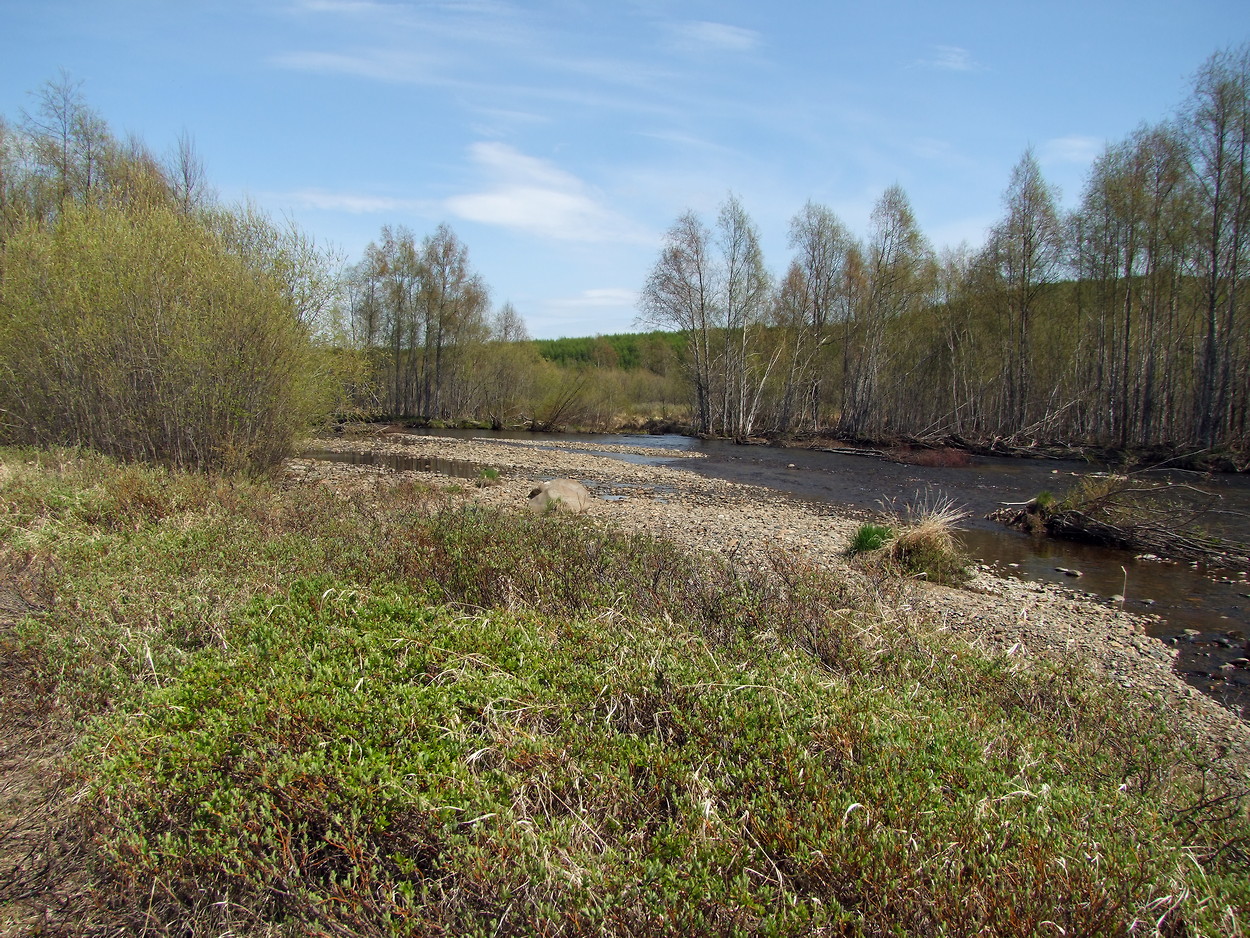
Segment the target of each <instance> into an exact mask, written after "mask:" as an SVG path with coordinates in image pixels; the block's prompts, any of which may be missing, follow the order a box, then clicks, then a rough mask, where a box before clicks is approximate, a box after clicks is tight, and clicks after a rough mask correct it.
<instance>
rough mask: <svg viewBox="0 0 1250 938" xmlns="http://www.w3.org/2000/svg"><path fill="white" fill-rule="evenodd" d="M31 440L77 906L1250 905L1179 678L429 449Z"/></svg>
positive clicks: (495, 914)
mask: <svg viewBox="0 0 1250 938" xmlns="http://www.w3.org/2000/svg"><path fill="white" fill-rule="evenodd" d="M0 464H2V465H3V470H0V538H2V540H0V544H2V548H0V550H2V554H0V560H2V561H3V567H2V568H0V569H2V570H3V571H4V577H5V579H4V582H5V584H6V586H5V588H6V589H8V590H11V591H14V592H21V593H22V594H23V595H24V596H26V597H27V598H28V600H29V603H30V605H32V606H34V607H35V612H34V613H33V614H32V615H30V616H27V617H26V618H24V619H22V620H20V621H17V622H14V623H10V624H9V625H8V626H7V627H6V628H5V629H4V631H3V634H2V635H0V654H3V656H4V661H5V662H6V667H9V666H16V665H15V664H14V663H18V662H20V664H21V667H22V668H23V669H24V673H26V674H27V675H28V677H29V680H30V682H31V684H32V686H37V687H39V688H41V691H40V692H41V693H43V694H45V695H46V697H47V699H48V701H49V704H48V706H49V714H50V716H49V719H50V720H51V719H52V718H53V717H52V715H53V714H54V713H69V714H70V716H71V717H72V721H73V727H72V728H71V726H70V721H69V720H66V721H64V722H63V723H62V724H61V731H62V732H66V733H71V732H72V733H73V734H74V736H75V737H76V738H77V745H76V748H75V749H74V754H73V756H72V759H71V762H70V764H69V766H68V769H69V771H70V772H71V773H72V777H73V778H74V779H75V786H74V788H73V791H74V792H75V794H74V796H73V803H72V817H73V819H74V821H73V825H72V830H71V831H69V832H62V837H63V838H66V837H68V838H70V839H73V838H75V837H76V838H77V840H76V843H77V847H76V849H74V850H67V851H64V855H63V859H62V861H61V862H62V863H64V864H69V865H71V866H72V867H73V869H72V870H69V871H67V872H72V873H73V876H74V878H75V881H76V882H81V883H84V884H85V885H83V886H82V888H81V889H80V892H79V894H78V895H77V901H76V902H67V903H65V906H64V911H63V914H62V915H61V917H60V918H59V919H58V920H57V923H56V926H57V928H58V929H60V930H62V931H63V932H64V933H81V934H87V933H91V934H142V933H144V932H146V933H148V934H162V933H165V934H188V935H200V934H203V935H209V934H213V935H217V934H224V933H231V934H237V935H277V934H291V935H296V934H298V935H304V934H363V935H409V934H412V935H426V934H456V935H460V934H469V935H473V934H480V935H495V934H500V935H574V934H578V935H580V934H585V935H590V934H596V935H598V934H618V935H645V934H655V935H660V934H741V935H755V934H775V935H783V934H784V935H807V934H813V933H816V934H847V935H860V934H862V935H889V934H897V935H930V934H932V935H937V934H949V935H968V934H993V935H1059V934H1066V935H1073V934H1083V935H1125V934H1142V935H1148V934H1165V935H1200V934H1201V935H1215V934H1228V935H1233V934H1240V933H1241V931H1240V929H1242V927H1243V926H1242V924H1241V923H1243V922H1244V921H1245V919H1246V917H1247V914H1248V908H1250V885H1248V884H1247V877H1246V874H1247V864H1246V847H1247V830H1248V825H1247V820H1246V802H1245V794H1244V790H1242V789H1241V788H1239V787H1238V786H1237V784H1236V780H1235V778H1233V779H1232V780H1230V778H1229V775H1228V773H1225V772H1223V771H1222V767H1221V766H1219V765H1218V764H1212V763H1210V762H1202V761H1200V760H1198V759H1196V758H1195V757H1194V756H1192V755H1191V754H1190V753H1189V751H1188V750H1187V748H1186V747H1185V745H1184V741H1183V740H1181V739H1179V738H1178V737H1177V736H1176V734H1175V733H1173V732H1172V731H1171V730H1169V728H1168V727H1166V726H1164V725H1162V724H1161V723H1160V722H1159V721H1158V720H1157V719H1155V718H1154V717H1152V716H1151V714H1150V707H1149V702H1148V701H1145V700H1142V699H1138V698H1134V697H1130V696H1127V695H1122V694H1120V693H1118V692H1113V691H1111V690H1108V689H1103V688H1099V687H1096V686H1094V685H1093V684H1091V683H1090V681H1089V679H1088V678H1087V677H1086V676H1085V675H1083V674H1082V673H1081V672H1080V670H1079V669H1078V668H1076V667H1074V666H1072V665H1070V664H1050V663H1046V662H1038V661H1033V662H1028V663H1025V662H1021V661H1020V660H1019V659H1017V658H1015V657H1012V658H997V659H991V658H987V657H985V656H984V655H981V654H979V653H977V652H975V651H973V650H971V649H969V648H968V647H966V646H964V645H961V644H959V643H957V642H955V641H953V640H951V639H950V638H948V637H943V636H941V635H938V634H936V633H934V632H931V631H929V630H928V629H927V628H926V626H925V624H924V623H923V622H909V621H908V622H904V621H899V619H898V617H897V616H895V615H893V614H890V613H889V612H888V610H887V609H886V608H885V607H883V606H882V605H881V604H880V603H879V602H878V597H877V596H876V595H874V593H873V592H872V591H871V590H870V589H869V588H868V587H865V586H862V585H857V584H855V583H850V582H835V581H832V580H831V579H829V578H828V576H827V575H825V574H823V573H821V572H819V571H817V570H814V569H810V568H807V567H804V566H803V565H802V564H801V563H799V562H797V561H795V560H793V559H786V558H782V557H779V558H777V561H776V563H775V564H774V567H773V569H770V570H767V571H758V572H757V573H755V574H751V575H744V574H742V573H741V572H737V573H735V572H733V571H731V570H728V569H726V568H725V567H724V566H723V565H720V564H718V563H716V562H713V561H712V560H710V559H706V558H696V557H690V556H686V555H683V554H681V553H679V552H678V551H676V550H675V549H673V548H672V547H670V546H668V545H666V544H664V543H660V542H656V541H653V540H650V539H648V538H644V537H639V536H634V535H627V534H624V533H621V532H619V531H616V530H613V529H611V528H610V527H607V526H603V525H597V524H594V523H591V522H589V521H586V520H584V519H582V520H578V519H572V518H568V517H533V516H530V515H528V514H521V513H517V514H515V515H514V514H508V513H497V512H490V511H482V510H479V509H476V508H473V507H471V505H470V504H466V502H465V500H464V499H463V498H462V497H460V496H455V497H452V496H447V495H441V494H440V493H438V492H435V491H427V490H422V489H417V488H414V487H411V486H390V487H388V486H385V485H383V486H382V487H381V488H380V489H378V490H376V491H374V492H370V493H365V494H358V495H355V496H350V495H338V494H335V493H331V492H329V491H327V490H325V489H323V488H315V487H300V488H297V489H292V490H284V489H282V488H281V487H278V486H274V485H272V484H264V483H254V482H243V481H239V480H232V479H210V478H206V477H203V476H191V475H182V474H173V473H165V472H162V471H159V470H149V469H137V468H133V467H119V466H116V465H114V464H112V463H109V462H107V461H104V460H101V459H99V458H96V457H89V456H80V455H76V454H72V453H59V454H36V453H31V452H13V451H10V452H7V453H5V454H3V462H2V463H0ZM54 703H55V705H56V707H55V708H54V706H53V704H54ZM57 708H59V709H57ZM6 889H7V887H6V886H4V885H3V884H2V883H0V902H4V903H7V904H5V905H0V922H3V921H4V917H3V914H4V912H5V911H7V910H11V909H14V908H16V904H17V902H18V899H19V898H20V897H19V896H18V895H17V893H16V891H14V890H8V891H7V892H6V891H5V890H6Z"/></svg>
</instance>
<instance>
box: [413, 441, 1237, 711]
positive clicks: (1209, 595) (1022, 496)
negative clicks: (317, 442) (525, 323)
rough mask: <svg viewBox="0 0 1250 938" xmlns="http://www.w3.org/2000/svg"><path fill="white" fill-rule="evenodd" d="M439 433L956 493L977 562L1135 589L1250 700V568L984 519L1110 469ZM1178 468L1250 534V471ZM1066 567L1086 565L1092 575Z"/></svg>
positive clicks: (834, 495) (1187, 662)
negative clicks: (1146, 556) (644, 451)
mask: <svg viewBox="0 0 1250 938" xmlns="http://www.w3.org/2000/svg"><path fill="white" fill-rule="evenodd" d="M434 435H439V436H452V437H489V438H491V439H495V440H499V441H501V442H507V441H509V440H517V441H524V442H526V443H528V444H531V445H533V444H538V445H542V446H547V447H550V448H552V449H558V450H566V451H573V452H579V451H580V452H587V453H590V454H592V455H596V456H602V457H605V458H613V459H622V460H625V461H627V462H632V463H643V464H651V465H664V464H673V465H679V466H680V468H681V469H682V470H685V471H691V472H695V473H698V474H700V475H703V476H707V477H712V478H718V479H725V480H728V481H732V482H742V483H746V484H750V485H758V486H762V487H765V488H769V489H773V490H774V491H777V492H780V493H784V494H787V495H790V496H792V497H795V498H798V499H802V500H805V501H816V502H824V503H833V504H837V505H839V506H843V507H849V508H851V509H854V510H855V511H858V512H862V513H864V515H865V517H868V516H870V515H879V514H881V513H882V512H883V511H886V510H888V509H889V508H890V507H891V506H893V507H894V508H896V509H898V510H902V509H904V508H905V507H906V506H907V505H909V504H914V503H917V502H924V501H925V500H929V501H930V502H931V501H933V500H935V499H938V498H942V497H949V498H951V499H953V500H954V501H955V502H956V504H957V505H959V506H960V507H962V508H963V509H964V510H966V511H967V512H968V513H969V517H968V519H967V521H965V522H964V523H963V525H962V528H963V530H962V531H961V533H960V538H961V540H962V541H963V543H964V545H965V547H966V548H967V550H968V553H969V554H970V555H971V556H972V558H973V559H974V560H975V561H976V562H978V563H982V564H986V565H987V566H989V567H991V568H992V569H994V570H996V571H997V572H999V573H1002V574H1005V575H1013V576H1018V577H1021V578H1023V579H1028V580H1036V581H1044V582H1050V583H1058V584H1061V585H1063V586H1065V587H1068V588H1070V589H1074V590H1077V591H1080V592H1085V593H1088V594H1090V595H1092V596H1095V597H1098V598H1101V599H1102V600H1104V601H1106V602H1115V603H1117V604H1118V603H1119V602H1120V601H1121V600H1120V599H1119V598H1118V597H1121V596H1122V597H1124V599H1123V605H1124V608H1125V609H1126V610H1128V611H1131V612H1135V613H1140V614H1145V615H1152V616H1155V617H1157V618H1156V619H1155V620H1154V621H1153V622H1152V623H1151V624H1150V625H1149V626H1148V629H1147V631H1148V632H1150V634H1152V635H1155V636H1156V637H1159V638H1162V639H1164V640H1165V641H1168V642H1170V643H1173V644H1175V645H1176V647H1177V648H1178V650H1179V651H1180V653H1181V654H1180V658H1179V659H1178V663H1177V667H1178V670H1179V671H1181V672H1182V673H1183V674H1184V675H1185V677H1186V679H1187V680H1189V681H1190V682H1191V683H1192V684H1194V685H1195V686H1197V687H1200V688H1201V689H1203V690H1204V691H1206V692H1208V693H1211V694H1213V695H1214V696H1216V697H1220V698H1222V699H1227V700H1228V702H1229V703H1230V704H1233V705H1234V706H1238V708H1239V709H1242V708H1244V707H1250V669H1247V668H1244V667H1230V666H1229V664H1230V662H1232V661H1233V660H1234V659H1237V658H1244V657H1247V656H1250V571H1246V570H1243V569H1232V570H1229V569H1218V568H1208V567H1207V565H1205V564H1197V565H1191V564H1188V563H1166V562H1159V561H1154V560H1139V559H1137V558H1136V557H1134V555H1133V554H1132V553H1130V552H1127V551H1119V550H1111V549H1107V548H1101V547H1092V546H1088V545H1082V544H1074V543H1069V542H1064V541H1055V540H1048V539H1039V538H1033V537H1030V536H1028V535H1025V534H1022V533H1019V532H1016V531H1011V530H1008V529H1007V528H1004V527H1003V526H1002V525H1000V524H998V523H997V522H993V521H989V520H987V519H986V518H985V516H986V515H987V514H989V513H990V512H992V511H994V510H995V509H997V508H999V507H1001V506H1002V505H1003V504H1004V503H1022V502H1025V501H1027V500H1028V499H1030V498H1032V497H1033V496H1035V495H1036V494H1037V493H1038V492H1040V491H1043V490H1047V491H1050V492H1053V493H1055V494H1062V493H1063V492H1064V491H1066V490H1067V489H1068V488H1069V487H1070V486H1072V485H1073V484H1075V483H1076V482H1077V481H1078V479H1079V478H1080V477H1081V476H1082V475H1086V474H1089V473H1094V472H1099V471H1101V468H1100V467H1097V466H1092V465H1089V464H1087V463H1081V462H1074V461H1057V460H1031V459H1009V458H992V457H991V458H981V457H978V458H974V459H973V464H972V465H971V466H969V467H967V468H929V467H922V466H910V465H902V464H899V463H895V462H890V461H888V460H884V459H878V458H873V457H868V456H861V455H850V454H847V453H839V452H827V451H822V450H805V449H786V448H782V447H771V446H740V445H737V444H734V443H729V442H726V441H721V440H698V439H693V438H690V437H684V436H676V435H662V436H640V435H621V436H615V435H579V434H555V435H553V434H530V433H494V434H490V433H485V432H483V431H440V432H439V433H437V434H434ZM583 443H599V444H604V443H607V444H613V443H617V444H625V445H634V446H647V447H651V448H653V449H660V450H666V449H667V450H673V451H674V453H675V455H674V456H673V457H672V458H665V457H662V456H636V455H632V454H621V453H603V452H601V451H595V450H589V449H584V448H583V447H581V446H580V444H583ZM681 450H689V451H695V452H700V453H702V454H704V456H705V457H706V458H705V459H679V457H678V456H677V455H676V452H677V451H681ZM1172 478H1173V479H1174V480H1175V481H1178V482H1184V483H1186V484H1188V485H1193V486H1196V487H1198V488H1200V489H1202V490H1204V491H1207V492H1211V493H1213V494H1215V495H1218V496H1219V498H1218V505H1219V508H1220V511H1221V512H1222V513H1221V514H1219V515H1218V516H1215V517H1214V518H1213V519H1212V520H1213V522H1214V523H1213V524H1212V528H1213V530H1218V531H1219V532H1220V533H1223V534H1224V535H1226V536H1228V537H1231V538H1234V539H1236V540H1240V541H1243V542H1244V541H1250V479H1247V478H1245V477H1242V476H1220V475H1215V476H1203V475H1198V474H1195V473H1177V474H1175V475H1174V476H1173V477H1172ZM1059 568H1062V569H1063V570H1069V571H1079V572H1080V573H1081V576H1079V577H1074V576H1071V575H1069V574H1067V573H1064V572H1062V571H1061V570H1060V569H1059ZM1113 597H1115V598H1113ZM1186 630H1189V631H1188V633H1187V632H1186ZM1191 633H1197V634H1191ZM1221 666H1223V667H1221Z"/></svg>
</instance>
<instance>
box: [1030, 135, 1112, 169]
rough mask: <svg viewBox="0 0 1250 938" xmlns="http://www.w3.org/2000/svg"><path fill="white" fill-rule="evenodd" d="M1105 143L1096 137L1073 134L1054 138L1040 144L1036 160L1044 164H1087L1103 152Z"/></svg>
mask: <svg viewBox="0 0 1250 938" xmlns="http://www.w3.org/2000/svg"><path fill="white" fill-rule="evenodd" d="M1104 146H1106V142H1105V141H1104V140H1101V139H1100V138H1098V137H1083V136H1080V135H1078V134H1073V135H1070V136H1067V137H1055V138H1054V139H1053V140H1047V141H1046V142H1045V143H1043V144H1042V146H1041V149H1040V150H1039V151H1038V158H1039V159H1040V160H1041V162H1042V163H1044V164H1047V163H1048V164H1055V163H1089V162H1092V161H1093V160H1094V159H1095V157H1097V156H1098V154H1100V153H1101V152H1102V151H1103V147H1104Z"/></svg>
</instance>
